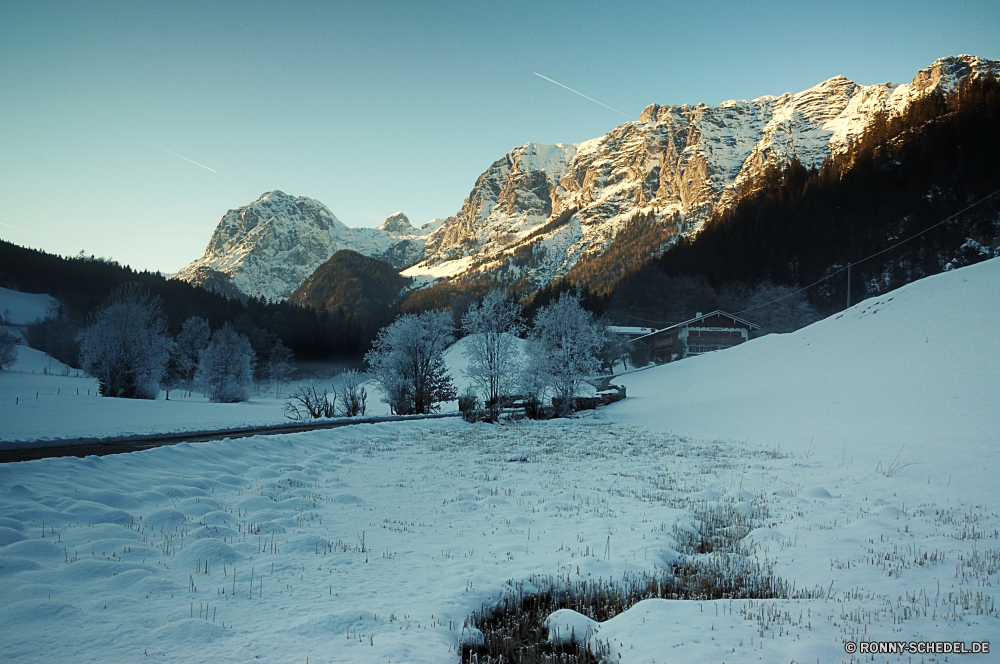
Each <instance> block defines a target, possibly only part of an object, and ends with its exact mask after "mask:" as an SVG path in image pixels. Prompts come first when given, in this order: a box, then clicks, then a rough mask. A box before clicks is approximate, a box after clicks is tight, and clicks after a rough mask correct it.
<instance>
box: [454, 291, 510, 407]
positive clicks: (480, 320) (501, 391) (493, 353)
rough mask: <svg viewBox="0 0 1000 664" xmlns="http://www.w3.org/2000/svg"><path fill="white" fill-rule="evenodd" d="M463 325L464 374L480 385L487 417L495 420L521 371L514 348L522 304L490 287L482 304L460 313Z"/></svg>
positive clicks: (476, 384)
mask: <svg viewBox="0 0 1000 664" xmlns="http://www.w3.org/2000/svg"><path fill="white" fill-rule="evenodd" d="M462 327H463V328H464V330H465V333H466V334H467V335H469V336H468V337H467V339H466V341H465V343H466V344H467V345H466V347H465V353H464V355H465V357H466V359H468V361H469V368H468V369H466V371H465V375H466V376H467V377H468V378H471V379H472V382H473V384H475V386H476V387H477V388H479V391H480V393H481V394H482V395H483V401H484V402H485V403H486V406H487V408H488V409H489V411H490V418H491V419H494V420H496V419H497V418H498V417H499V415H500V409H501V408H502V407H503V402H504V400H506V398H507V397H509V396H510V395H511V394H512V393H513V390H514V386H515V385H516V383H517V380H518V377H519V376H520V373H521V358H520V356H519V354H518V348H517V337H518V335H519V334H521V332H522V331H523V330H524V321H523V320H522V319H521V305H520V304H518V303H517V302H515V301H514V300H513V299H511V298H509V297H507V296H506V295H504V294H503V293H502V292H501V291H499V290H492V291H490V292H489V293H488V294H487V295H486V297H485V298H484V299H483V302H482V304H479V305H473V306H471V307H470V308H469V310H468V311H467V312H466V313H465V315H464V316H462Z"/></svg>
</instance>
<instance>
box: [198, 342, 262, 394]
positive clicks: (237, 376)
mask: <svg viewBox="0 0 1000 664" xmlns="http://www.w3.org/2000/svg"><path fill="white" fill-rule="evenodd" d="M256 363H257V358H256V356H255V355H254V352H253V348H251V347H250V341H249V340H248V339H247V338H246V337H245V336H243V335H242V334H240V333H239V332H237V331H236V330H234V329H233V327H232V325H230V324H229V323H226V324H225V325H223V326H222V329H220V330H216V332H215V334H213V335H212V340H211V341H210V342H209V343H208V346H207V347H206V348H205V350H203V351H202V352H201V359H200V361H199V362H198V371H197V373H196V375H195V380H196V382H197V383H198V385H200V386H201V389H202V390H203V391H204V392H205V394H206V395H207V396H208V398H209V399H210V400H212V401H214V402H216V403H235V402H237V401H246V400H247V399H249V398H250V388H251V387H252V386H253V370H254V365H255V364H256Z"/></svg>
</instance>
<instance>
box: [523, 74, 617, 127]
mask: <svg viewBox="0 0 1000 664" xmlns="http://www.w3.org/2000/svg"><path fill="white" fill-rule="evenodd" d="M531 73H532V74H534V75H535V76H538V77H539V78H544V79H545V80H546V81H548V82H549V83H555V84H556V85H558V86H559V87H560V88H566V89H567V90H569V91H570V92H572V93H574V94H578V95H580V96H581V97H583V98H584V99H589V100H590V101H592V102H594V103H595V104H600V105H601V106H603V107H604V108H607V109H609V110H612V111H614V112H615V113H618V114H619V115H624V116H625V117H626V118H627V117H629V116H628V115H627V114H625V113H622V112H621V111H619V110H618V109H617V108H611V107H610V106H608V105H607V104H602V103H601V102H599V101H597V100H596V99H594V98H592V97H588V96H587V95H585V94H583V93H582V92H577V91H576V90H574V89H573V88H571V87H569V86H568V85H563V84H562V83H560V82H559V81H553V80H552V79H551V78H549V77H548V76H542V75H541V74H539V73H538V72H537V71H535V72H531Z"/></svg>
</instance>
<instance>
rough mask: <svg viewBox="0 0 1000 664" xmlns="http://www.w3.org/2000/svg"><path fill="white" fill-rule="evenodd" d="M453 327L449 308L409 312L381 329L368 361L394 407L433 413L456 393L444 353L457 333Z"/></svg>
mask: <svg viewBox="0 0 1000 664" xmlns="http://www.w3.org/2000/svg"><path fill="white" fill-rule="evenodd" d="M453 330H454V328H453V326H452V321H451V314H450V313H448V312H447V311H425V312H423V313H420V314H403V315H401V316H399V317H398V318H397V319H396V320H395V322H393V323H392V324H391V325H388V326H386V327H384V328H382V329H381V330H379V333H378V337H376V339H375V342H374V343H373V344H372V349H371V350H370V351H368V353H367V354H366V355H365V362H367V363H368V366H369V374H371V376H372V377H373V378H374V380H375V382H376V383H378V384H379V386H380V387H381V388H382V391H383V393H384V396H383V398H382V400H383V401H384V402H385V403H388V404H389V407H390V408H391V409H392V410H393V412H395V413H396V414H398V415H410V414H415V413H430V412H431V411H433V410H437V409H438V407H439V406H438V405H437V404H438V403H439V402H441V401H450V400H451V399H454V398H455V396H456V395H455V386H454V384H453V383H452V381H451V376H449V375H448V370H447V367H445V364H444V358H443V355H444V351H445V350H446V349H447V348H448V346H449V345H450V344H451V343H452V341H454V339H455V337H454V336H453V334H452V332H453Z"/></svg>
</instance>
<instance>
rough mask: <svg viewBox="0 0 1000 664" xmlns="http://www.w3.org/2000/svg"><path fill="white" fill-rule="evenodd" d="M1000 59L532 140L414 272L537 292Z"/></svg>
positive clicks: (441, 234)
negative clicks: (634, 223)
mask: <svg viewBox="0 0 1000 664" xmlns="http://www.w3.org/2000/svg"><path fill="white" fill-rule="evenodd" d="M990 70H992V71H993V72H994V73H1000V62H997V61H991V60H985V59H982V58H978V57H975V56H969V55H961V56H958V57H948V58H942V59H940V60H937V61H936V62H935V63H934V64H932V65H931V66H930V67H927V68H926V69H923V70H921V71H920V72H918V73H917V75H916V76H915V77H914V79H913V81H912V82H911V83H908V84H903V85H894V84H892V83H882V84H877V85H867V86H866V85H859V84H857V83H854V82H852V81H850V80H848V79H846V78H844V77H843V76H836V77H834V78H831V79H829V80H827V81H824V82H822V83H820V84H819V85H817V86H815V87H812V88H809V89H808V90H804V91H802V92H799V93H797V94H784V95H781V96H778V97H774V96H764V97H758V98H757V99H754V100H752V101H743V100H737V101H727V102H723V103H722V104H719V105H718V106H708V105H705V104H699V105H697V106H688V105H683V106H661V105H658V104H651V105H650V106H648V107H647V108H646V109H645V110H644V111H643V112H642V114H641V116H640V117H639V120H638V121H637V122H627V123H625V124H623V125H621V126H620V127H617V128H616V129H614V130H613V131H611V132H609V133H608V134H606V135H604V136H601V137H600V138H596V139H593V140H590V141H586V142H584V143H578V144H573V145H564V144H557V145H540V144H537V143H528V144H526V145H523V146H521V147H519V148H515V149H514V150H511V151H510V152H509V153H508V154H507V155H506V156H505V157H503V158H502V159H500V160H498V161H497V162H495V163H494V164H493V165H492V166H490V168H489V169H488V170H487V171H486V172H485V173H483V174H482V175H481V176H480V177H479V179H478V180H477V181H476V185H475V187H474V188H473V190H472V192H471V194H470V195H469V197H468V198H467V199H466V201H465V203H464V204H463V205H462V209H461V210H460V211H459V212H458V213H457V214H456V215H455V216H454V217H449V218H448V219H447V220H446V222H445V223H444V224H443V225H442V226H441V228H439V229H438V230H436V231H434V232H433V233H432V234H431V235H430V237H429V238H428V239H427V242H426V245H425V257H424V260H423V261H421V262H420V263H419V264H417V265H414V266H413V267H411V268H409V269H408V270H406V271H405V272H404V274H405V275H407V276H414V277H419V276H424V275H427V276H431V277H454V276H458V275H465V276H466V277H473V276H475V275H477V274H489V275H492V276H494V277H497V276H500V277H501V278H504V279H508V280H511V279H518V278H521V279H524V278H526V279H527V280H528V281H529V282H530V283H531V284H533V285H534V286H535V287H536V288H537V287H541V286H543V285H545V284H547V283H550V282H551V281H552V280H553V279H555V278H557V277H559V276H562V275H565V274H566V273H567V272H568V271H569V270H570V269H571V268H572V267H573V266H574V265H575V264H576V263H577V262H578V261H579V260H580V259H581V258H582V257H587V256H589V255H594V254H597V253H600V252H602V251H603V250H604V249H606V248H607V247H608V245H609V244H610V243H611V241H612V240H613V239H614V237H615V235H616V234H617V233H618V231H619V230H621V229H622V228H623V226H624V225H625V224H626V223H627V222H628V221H629V220H631V219H634V218H637V217H644V218H647V219H649V218H652V219H655V220H657V221H659V222H660V223H662V224H663V225H664V226H665V230H666V234H665V235H666V237H668V241H669V240H670V239H676V237H677V236H679V235H681V234H687V233H694V232H697V231H698V229H699V228H700V227H701V225H702V224H703V223H704V221H705V220H707V219H708V218H709V216H710V215H711V214H712V211H713V210H714V209H715V208H716V207H717V206H720V205H723V206H724V205H727V204H728V203H730V202H732V201H733V199H734V196H735V194H736V192H737V190H738V189H739V188H740V187H741V186H742V185H744V184H750V185H751V186H752V182H753V180H754V178H755V177H757V176H758V175H759V174H761V172H762V171H763V170H764V169H765V168H766V167H768V166H769V165H772V164H777V165H779V166H783V165H786V164H787V163H789V162H790V161H791V160H792V159H793V158H798V159H799V160H800V161H801V162H802V163H803V164H805V165H806V166H810V167H814V166H819V165H820V164H821V163H822V162H823V161H824V160H825V159H826V158H827V157H829V156H830V155H831V154H833V153H837V152H840V151H843V150H844V149H846V148H847V146H848V145H849V144H850V141H851V140H852V139H853V138H854V137H856V136H858V135H859V134H860V133H861V132H863V131H864V129H865V127H866V126H867V125H868V124H869V122H870V121H871V120H872V118H873V116H874V115H875V114H876V113H881V112H885V113H888V114H890V115H891V114H894V113H899V112H900V111H902V110H903V109H905V108H906V107H907V105H908V104H909V103H910V102H911V101H912V100H914V99H916V98H917V97H919V96H921V95H924V94H926V93H928V92H930V91H933V90H941V91H948V90H951V89H952V88H954V87H955V85H956V84H957V83H958V82H959V81H960V80H962V79H963V78H964V77H966V76H969V75H982V74H984V73H985V72H987V71H990Z"/></svg>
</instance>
